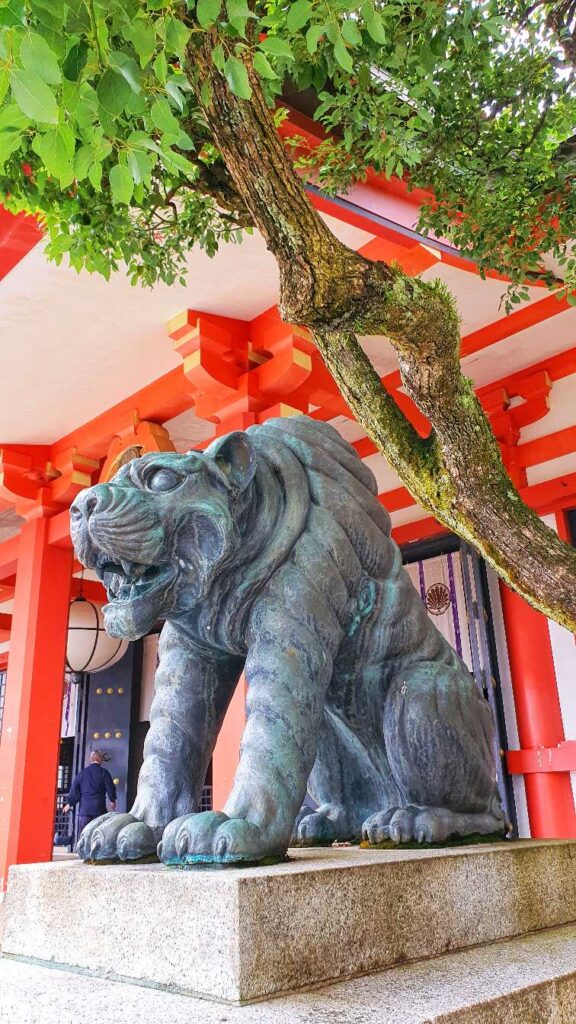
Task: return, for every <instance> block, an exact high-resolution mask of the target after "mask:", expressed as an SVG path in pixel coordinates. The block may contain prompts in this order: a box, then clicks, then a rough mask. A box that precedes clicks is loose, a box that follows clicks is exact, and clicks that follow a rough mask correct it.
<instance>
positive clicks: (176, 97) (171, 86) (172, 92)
mask: <svg viewBox="0 0 576 1024" xmlns="http://www.w3.org/2000/svg"><path fill="white" fill-rule="evenodd" d="M166 92H167V93H168V95H169V96H170V99H171V100H173V101H174V103H175V104H176V106H177V107H178V110H179V111H180V113H181V114H183V113H184V97H183V96H182V93H181V92H180V89H179V87H178V82H176V81H175V80H174V78H169V79H168V81H167V82H166Z"/></svg>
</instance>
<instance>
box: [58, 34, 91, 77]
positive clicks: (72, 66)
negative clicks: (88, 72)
mask: <svg viewBox="0 0 576 1024" xmlns="http://www.w3.org/2000/svg"><path fill="white" fill-rule="evenodd" d="M88 50H89V47H88V43H87V42H86V41H85V40H84V39H81V40H80V42H79V43H75V44H74V46H72V47H71V48H70V50H69V52H68V54H67V56H66V59H65V61H64V63H63V65H62V73H63V75H64V78H66V79H67V80H68V81H69V82H77V81H78V79H79V78H80V75H81V74H82V72H83V70H84V68H85V67H86V61H87V60H88Z"/></svg>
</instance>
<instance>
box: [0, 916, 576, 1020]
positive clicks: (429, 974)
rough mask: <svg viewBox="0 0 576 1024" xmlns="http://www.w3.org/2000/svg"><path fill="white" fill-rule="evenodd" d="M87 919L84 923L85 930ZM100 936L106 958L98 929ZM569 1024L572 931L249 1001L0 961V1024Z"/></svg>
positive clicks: (573, 1015)
mask: <svg viewBox="0 0 576 1024" xmlns="http://www.w3.org/2000/svg"><path fill="white" fill-rule="evenodd" d="M91 927H92V923H91V922H90V921H87V922H86V928H87V929H90V928H91ZM100 941H101V943H102V945H103V946H104V948H105V949H106V950H107V954H108V958H109V961H110V963H111V964H113V962H114V948H113V945H111V944H110V942H109V940H108V937H107V935H106V932H105V929H103V930H102V931H101V932H100ZM80 1019H82V1020H97V1021H110V1022H112V1024H142V1021H159V1022H161V1024H224V1022H225V1024H574V1022H575V1021H576V927H575V926H565V927H563V928H554V929H550V930H546V931H542V932H538V933H535V934H533V935H528V936H523V937H521V938H516V939H510V940H508V941H505V942H499V943H492V944H491V945H489V946H483V947H479V948H476V949H473V950H467V951H466V952H461V953H452V954H447V955H445V956H441V957H437V958H435V959H433V960H428V961H425V962H420V963H417V964H410V965H406V966H404V967H395V968H391V969H390V970H387V971H383V972H381V973H379V974H372V975H369V976H368V977H364V978H357V979H355V980H353V981H345V982H341V983H340V984H337V985H330V986H327V987H324V988H322V989H320V990H316V991H313V992H307V993H298V994H292V995H289V996H284V997H281V998H277V999H273V1000H271V1001H268V1002H263V1003H257V1004H251V1005H247V1006H223V1005H222V1004H217V1003H214V1002H209V1001H207V1000H204V999H196V998H194V997H191V996H185V995H177V994H173V993H169V992H162V991H158V989H153V988H144V987H142V986H138V985H126V984H122V983H121V982H118V981H109V980H105V979H102V978H94V977H90V976H87V975H83V974H79V973H72V972H69V971H64V970H52V969H50V968H48V967H45V966H38V965H36V964H29V963H24V962H20V961H15V960H12V959H2V958H0V1024H78V1020H80Z"/></svg>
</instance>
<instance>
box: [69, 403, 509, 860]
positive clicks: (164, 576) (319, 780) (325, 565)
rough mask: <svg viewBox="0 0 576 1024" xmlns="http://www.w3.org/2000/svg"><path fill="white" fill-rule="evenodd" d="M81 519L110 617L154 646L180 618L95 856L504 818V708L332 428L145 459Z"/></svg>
mask: <svg viewBox="0 0 576 1024" xmlns="http://www.w3.org/2000/svg"><path fill="white" fill-rule="evenodd" d="M71 524H72V537H73V541H74V545H75V548H76V552H77V554H78V557H79V559H80V560H81V561H82V563H83V564H84V565H85V566H87V567H89V568H91V569H95V570H96V572H97V573H98V575H99V577H100V579H101V580H102V581H103V583H104V585H105V587H106V590H107V593H108V599H109V603H108V604H107V605H106V607H105V610H104V612H105V623H106V629H107V631H108V632H109V633H110V634H111V635H112V636H116V637H126V638H128V639H130V640H135V639H137V638H139V637H142V636H144V635H145V634H146V633H148V632H149V631H150V629H151V628H152V627H153V625H154V623H155V622H157V620H158V619H163V620H165V625H164V628H163V630H162V636H161V640H160V647H159V653H160V661H159V666H158V670H157V674H156V683H155V696H154V700H153V704H152V709H151V713H150V730H149V732H148V735H147V737H146V743H145V748H144V763H143V765H142V769H141V772H140V777H139V781H138V792H137V796H136V801H135V803H134V806H133V807H132V809H131V811H130V813H129V814H115V813H110V814H106V815H104V816H103V817H100V818H98V819H96V820H95V821H93V822H91V823H90V824H89V825H88V826H87V827H86V829H85V830H84V832H83V834H82V836H81V838H80V841H79V845H78V851H79V853H80V855H81V856H82V857H83V858H84V859H85V860H89V861H111V860H116V859H117V860H120V861H135V860H139V859H141V858H147V857H150V856H153V855H154V854H155V853H156V851H157V853H158V856H159V858H160V859H161V860H162V861H163V862H165V863H166V864H174V865H181V866H189V865H193V864H197V863H253V862H258V861H261V860H263V859H265V858H270V857H282V856H283V855H284V854H285V852H286V850H287V848H288V846H289V844H290V842H291V839H292V840H293V841H297V842H300V843H301V844H307V843H310V844H311V843H314V842H321V841H322V842H329V841H330V840H334V839H339V840H346V839H350V838H353V837H360V836H361V835H362V834H363V835H364V836H365V837H366V838H368V839H369V840H371V841H372V842H377V841H381V840H383V839H391V840H393V841H394V842H397V843H399V842H406V841H408V840H417V841H418V842H424V841H425V842H435V841H440V840H444V839H446V838H447V837H449V836H464V835H468V834H472V833H483V834H491V833H498V832H499V833H503V832H505V831H506V823H505V819H504V815H503V813H502V809H501V806H500V802H499V799H498V792H497V786H496V769H495V761H494V752H493V736H492V722H491V715H490V710H489V707H488V704H487V703H486V701H485V700H484V698H483V696H482V695H481V693H480V692H479V690H478V688H477V686H476V684H475V682H474V680H473V679H472V677H471V675H470V673H469V672H468V669H467V668H466V666H465V665H464V664H463V662H462V661H461V660H460V658H459V657H458V656H457V655H456V654H455V652H454V651H453V650H452V648H451V647H450V646H449V644H448V643H447V642H446V640H445V639H444V637H443V636H442V635H441V633H439V631H438V630H437V629H436V628H435V626H434V625H433V623H432V622H431V621H430V619H429V617H428V615H427V612H426V609H425V607H424V605H423V603H422V601H421V599H420V596H419V594H418V593H417V592H416V590H415V589H414V587H413V585H412V583H411V581H410V579H409V577H408V575H407V573H406V572H405V571H404V569H403V568H402V564H401V562H402V560H401V555H400V551H399V548H398V547H397V545H396V544H395V543H394V541H393V540H392V539H391V537H390V517H389V515H388V513H387V512H386V510H385V509H384V508H383V507H382V505H381V504H380V502H379V501H378V499H377V487H376V481H375V479H374V476H373V474H372V473H371V471H370V470H369V469H368V467H367V466H365V465H364V464H363V462H362V461H361V460H360V459H359V458H358V456H357V454H356V452H355V451H354V449H353V448H352V447H351V446H350V445H349V444H348V443H347V442H346V441H344V440H343V439H342V437H341V436H340V435H339V433H338V432H337V431H336V430H335V429H334V428H333V427H331V426H329V425H328V424H325V423H321V422H316V421H314V420H312V419H309V418H308V417H305V416H297V417H294V418H291V419H271V420H268V421H267V422H266V423H265V424H263V425H261V426H254V427H251V428H250V429H249V430H247V431H246V432H236V433H232V434H228V435H227V436H225V437H222V438H218V439H217V440H216V441H214V442H213V443H212V444H211V445H210V446H209V447H208V448H207V449H206V450H205V451H204V452H197V451H191V452H188V453H187V454H184V455H178V454H175V453H159V454H150V455H145V456H143V457H142V458H139V459H135V460H133V461H132V462H130V463H128V464H127V465H126V466H124V467H123V468H122V469H121V470H120V471H119V472H118V473H117V474H116V476H115V477H114V478H113V480H112V481H111V482H110V483H107V484H98V485H97V486H95V487H91V488H89V489H88V490H86V491H84V492H82V493H81V494H80V495H79V496H78V497H77V498H76V500H75V502H74V504H73V505H72V508H71ZM242 671H244V672H245V673H246V680H247V684H248V696H247V706H246V725H245V729H244V734H243V738H242V746H241V754H240V762H239V765H238V770H237V772H236V777H235V780H234V785H233V788H232V791H231V793H230V796H229V798H228V801H227V803H226V806H225V808H224V811H223V812H212V811H208V812H203V813H196V809H197V807H198V800H199V796H200V792H201V790H202V786H203V783H204V779H205V775H206V770H207V767H208V764H209V761H210V758H211V755H212V751H213V749H214V745H215V743H216V739H217V737H218V732H219V730H220V727H221V725H222V721H223V719H224V715H225V713H226V709H227V707H228V704H229V702H230V699H231V696H232V694H233V692H234V689H235V687H236V684H237V682H238V679H239V676H240V674H241V673H242ZM307 790H308V794H309V796H310V797H311V798H312V801H313V802H314V804H315V805H316V806H315V808H314V809H313V808H311V807H310V806H303V802H304V798H305V795H306V791H307Z"/></svg>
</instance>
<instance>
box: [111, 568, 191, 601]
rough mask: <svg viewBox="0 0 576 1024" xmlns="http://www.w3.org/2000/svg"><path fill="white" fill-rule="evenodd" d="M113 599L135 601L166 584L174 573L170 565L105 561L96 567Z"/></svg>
mask: <svg viewBox="0 0 576 1024" xmlns="http://www.w3.org/2000/svg"><path fill="white" fill-rule="evenodd" d="M96 572H97V573H98V575H99V577H100V579H101V580H102V582H103V584H104V586H105V587H106V592H107V594H108V598H109V600H111V601H134V600H135V599H136V598H139V597H144V596H147V595H150V594H151V593H153V592H154V591H155V590H158V589H160V587H162V586H163V585H165V584H166V583H167V582H168V580H169V579H170V578H171V577H172V575H173V569H172V567H171V566H170V565H168V566H166V565H160V566H157V565H141V564H139V563H138V562H127V561H120V562H111V561H105V562H102V563H101V564H100V565H98V566H97V567H96Z"/></svg>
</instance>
